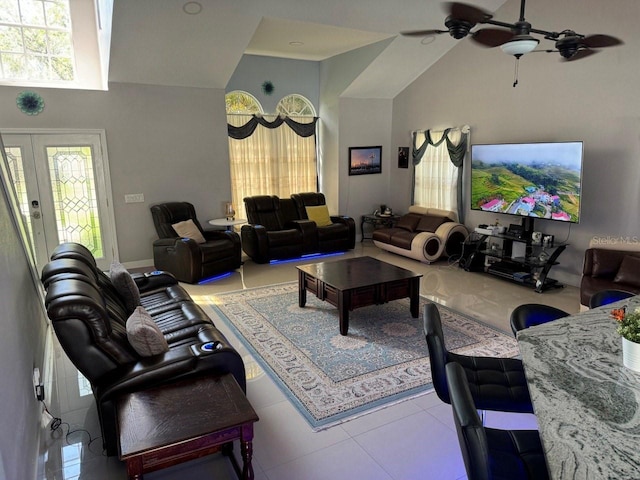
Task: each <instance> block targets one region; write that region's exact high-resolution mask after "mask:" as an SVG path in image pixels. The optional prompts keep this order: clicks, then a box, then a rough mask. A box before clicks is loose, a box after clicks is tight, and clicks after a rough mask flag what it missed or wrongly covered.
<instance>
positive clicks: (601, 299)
mask: <svg viewBox="0 0 640 480" xmlns="http://www.w3.org/2000/svg"><path fill="white" fill-rule="evenodd" d="M635 295H636V294H635V293H633V292H627V291H626V290H615V289H610V290H600V291H599V292H596V293H594V294H593V295H591V298H590V299H589V308H596V307H602V306H603V305H608V304H610V303H613V302H617V301H618V300H624V299H625V298H629V297H633V296H635Z"/></svg>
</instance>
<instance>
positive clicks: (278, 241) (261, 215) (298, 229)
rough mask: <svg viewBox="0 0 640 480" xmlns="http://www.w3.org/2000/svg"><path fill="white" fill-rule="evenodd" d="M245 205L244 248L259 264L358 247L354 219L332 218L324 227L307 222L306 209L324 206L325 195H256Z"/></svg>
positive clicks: (245, 202) (248, 198) (312, 193)
mask: <svg viewBox="0 0 640 480" xmlns="http://www.w3.org/2000/svg"><path fill="white" fill-rule="evenodd" d="M244 204H245V208H246V211H247V220H248V225H243V226H242V228H241V236H242V249H243V250H244V252H245V253H246V254H247V255H248V256H249V257H251V259H252V260H253V261H254V262H256V263H267V262H269V261H271V260H283V259H289V258H295V257H299V256H301V255H306V254H313V253H332V252H341V251H346V250H349V249H352V248H354V246H355V237H356V233H355V232H356V231H355V222H354V220H353V219H352V218H351V217H346V216H342V215H338V216H331V217H330V218H331V222H332V223H331V225H327V226H322V227H319V226H317V225H316V223H315V222H314V221H312V220H309V219H308V217H307V214H306V207H307V206H320V205H325V197H324V195H323V194H322V193H315V192H310V193H300V194H294V195H291V198H279V197H277V196H275V195H257V196H253V197H246V198H244Z"/></svg>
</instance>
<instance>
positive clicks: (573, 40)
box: [556, 36, 580, 58]
mask: <svg viewBox="0 0 640 480" xmlns="http://www.w3.org/2000/svg"><path fill="white" fill-rule="evenodd" d="M556 48H557V49H558V52H560V55H561V56H562V57H564V58H571V57H573V56H574V55H575V54H576V53H577V52H578V49H579V48H580V42H579V40H578V38H577V37H575V36H571V37H565V38H562V39H560V40H558V41H557V42H556Z"/></svg>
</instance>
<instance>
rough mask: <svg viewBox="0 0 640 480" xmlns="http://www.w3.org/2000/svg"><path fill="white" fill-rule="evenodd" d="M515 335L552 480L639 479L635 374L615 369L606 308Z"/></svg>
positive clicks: (614, 337)
mask: <svg viewBox="0 0 640 480" xmlns="http://www.w3.org/2000/svg"><path fill="white" fill-rule="evenodd" d="M621 305H628V308H629V309H634V308H636V307H638V306H640V297H633V298H631V299H627V300H623V301H620V302H616V303H614V304H611V305H607V306H605V307H600V308H597V309H593V310H589V311H587V312H583V313H580V314H576V315H572V316H569V317H566V318H562V319H559V320H556V321H554V322H551V323H548V324H544V325H539V326H536V327H531V328H528V329H526V330H523V331H521V332H519V334H518V342H519V345H520V351H521V353H522V359H523V362H524V367H525V374H526V376H527V382H528V384H529V389H530V391H531V398H532V401H533V407H534V411H535V414H536V417H537V419H538V425H539V428H540V436H541V438H542V443H543V447H544V450H545V454H546V457H547V463H548V465H549V470H550V474H551V478H552V479H554V480H558V479H585V480H597V479H634V478H635V479H637V478H640V408H639V407H640V373H636V372H633V371H632V370H629V369H627V368H626V367H624V366H623V364H622V339H621V337H620V335H618V333H617V332H616V321H615V320H613V319H612V318H611V317H610V312H611V309H612V308H614V307H616V306H621Z"/></svg>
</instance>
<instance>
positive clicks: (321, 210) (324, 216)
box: [305, 205, 333, 227]
mask: <svg viewBox="0 0 640 480" xmlns="http://www.w3.org/2000/svg"><path fill="white" fill-rule="evenodd" d="M305 210H306V211H307V217H308V218H309V220H312V221H314V222H316V225H317V226H318V227H327V226H329V225H332V224H333V222H332V221H331V217H330V216H329V209H328V208H327V206H326V205H318V206H317V207H305Z"/></svg>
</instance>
